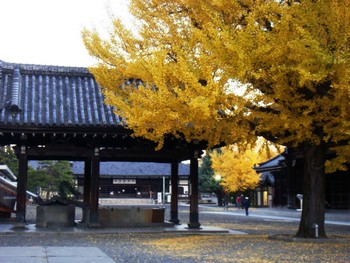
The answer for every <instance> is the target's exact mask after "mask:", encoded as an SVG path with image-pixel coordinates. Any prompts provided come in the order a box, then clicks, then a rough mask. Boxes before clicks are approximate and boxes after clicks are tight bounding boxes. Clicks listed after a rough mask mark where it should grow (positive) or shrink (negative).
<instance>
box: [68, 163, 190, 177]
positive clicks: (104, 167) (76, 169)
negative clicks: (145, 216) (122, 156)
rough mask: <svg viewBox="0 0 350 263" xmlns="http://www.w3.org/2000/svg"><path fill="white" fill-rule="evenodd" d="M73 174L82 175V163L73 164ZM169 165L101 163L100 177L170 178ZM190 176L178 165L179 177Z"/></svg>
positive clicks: (184, 166) (188, 170) (188, 168)
mask: <svg viewBox="0 0 350 263" xmlns="http://www.w3.org/2000/svg"><path fill="white" fill-rule="evenodd" d="M72 171H73V174H76V175H79V174H84V163H83V162H73V165H72ZM170 174H171V164H169V163H152V162H151V163H148V162H147V163H146V162H101V163H100V176H102V177H103V176H170ZM189 174H190V167H189V165H186V164H182V163H180V164H179V175H181V176H185V175H187V176H188V175H189Z"/></svg>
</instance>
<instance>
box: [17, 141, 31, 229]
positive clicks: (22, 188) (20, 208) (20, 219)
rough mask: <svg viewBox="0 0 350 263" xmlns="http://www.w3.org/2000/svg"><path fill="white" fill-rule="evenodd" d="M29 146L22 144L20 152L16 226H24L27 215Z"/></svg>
mask: <svg viewBox="0 0 350 263" xmlns="http://www.w3.org/2000/svg"><path fill="white" fill-rule="evenodd" d="M27 170H28V158H27V146H26V145H21V148H20V153H19V169H18V178H17V209H16V210H17V211H16V223H15V225H14V227H19V228H21V227H24V226H25V221H26V220H25V217H26V200H27Z"/></svg>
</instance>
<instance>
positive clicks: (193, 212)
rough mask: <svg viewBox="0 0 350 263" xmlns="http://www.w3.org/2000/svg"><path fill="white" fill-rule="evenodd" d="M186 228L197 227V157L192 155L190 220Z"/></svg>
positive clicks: (198, 226)
mask: <svg viewBox="0 0 350 263" xmlns="http://www.w3.org/2000/svg"><path fill="white" fill-rule="evenodd" d="M187 225H188V228H192V229H199V228H200V226H201V224H200V223H199V221H198V159H197V157H194V158H192V159H191V163H190V222H189V223H188V224H187Z"/></svg>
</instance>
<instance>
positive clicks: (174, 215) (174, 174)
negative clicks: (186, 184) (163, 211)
mask: <svg viewBox="0 0 350 263" xmlns="http://www.w3.org/2000/svg"><path fill="white" fill-rule="evenodd" d="M178 185H179V164H178V163H177V162H172V163H171V207H170V220H169V221H170V222H173V223H174V224H179V223H180V220H179V218H178V211H179V209H178V196H179V191H178Z"/></svg>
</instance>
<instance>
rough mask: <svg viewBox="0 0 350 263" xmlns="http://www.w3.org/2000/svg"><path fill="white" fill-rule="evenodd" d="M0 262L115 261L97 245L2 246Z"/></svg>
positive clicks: (102, 262)
mask: <svg viewBox="0 0 350 263" xmlns="http://www.w3.org/2000/svg"><path fill="white" fill-rule="evenodd" d="M0 263H115V261H114V260H113V259H111V258H110V257H108V256H107V255H106V254H105V253H103V252H102V251H101V250H100V249H99V248H96V247H20V248H19V247H0Z"/></svg>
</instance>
